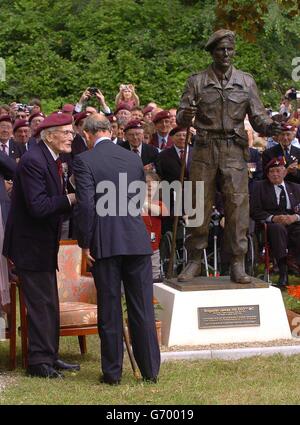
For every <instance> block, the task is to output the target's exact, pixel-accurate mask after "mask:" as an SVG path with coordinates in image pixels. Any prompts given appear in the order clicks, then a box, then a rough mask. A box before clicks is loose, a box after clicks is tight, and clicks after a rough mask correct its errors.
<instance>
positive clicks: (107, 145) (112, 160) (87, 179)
mask: <svg viewBox="0 0 300 425" xmlns="http://www.w3.org/2000/svg"><path fill="white" fill-rule="evenodd" d="M73 170H74V176H75V184H76V198H77V204H76V206H75V208H74V220H75V223H76V228H77V240H78V244H79V246H80V247H81V248H90V250H91V255H92V256H93V257H94V258H96V259H101V258H108V257H113V256H117V255H147V254H152V249H151V245H150V238H149V236H148V234H147V230H146V227H145V224H144V222H143V220H142V218H141V216H140V215H138V216H137V217H133V216H132V215H124V216H121V215H120V214H119V197H121V198H122V201H123V202H121V205H122V208H124V206H125V207H126V208H128V204H129V202H130V200H131V199H132V198H133V197H134V194H131V193H128V190H127V189H128V185H129V184H130V183H131V182H135V181H143V182H144V181H145V175H144V169H143V164H142V161H141V160H140V158H138V156H137V155H134V154H133V153H132V152H128V151H127V150H125V149H123V148H122V147H121V146H118V145H115V144H114V143H112V142H111V140H110V139H107V140H103V141H101V142H99V143H98V144H97V145H96V146H95V147H94V149H92V150H89V151H87V152H83V153H81V154H79V155H76V157H75V158H74V162H73ZM120 173H126V177H124V176H121V178H120V177H119V174H120ZM119 179H120V181H119ZM103 182H108V184H110V185H111V186H112V187H110V192H109V193H110V196H109V201H108V202H109V203H112V204H113V203H114V202H115V205H116V214H115V215H114V216H112V215H106V216H100V215H99V209H98V212H96V207H99V206H100V204H101V203H103V204H104V205H105V199H106V200H107V198H108V195H105V194H104V193H103V191H104V190H103V191H102V192H101V193H99V192H98V193H96V186H97V185H99V183H101V184H103ZM98 190H99V188H98ZM114 191H115V193H114Z"/></svg>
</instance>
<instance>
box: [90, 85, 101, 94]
mask: <svg viewBox="0 0 300 425" xmlns="http://www.w3.org/2000/svg"><path fill="white" fill-rule="evenodd" d="M98 91H99V89H98V88H97V87H89V92H90V93H91V95H92V96H93V95H94V96H95V94H96V93H97V92H98Z"/></svg>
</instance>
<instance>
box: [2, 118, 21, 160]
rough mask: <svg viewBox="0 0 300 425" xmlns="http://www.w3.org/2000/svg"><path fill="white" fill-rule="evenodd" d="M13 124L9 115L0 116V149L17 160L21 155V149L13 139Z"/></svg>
mask: <svg viewBox="0 0 300 425" xmlns="http://www.w3.org/2000/svg"><path fill="white" fill-rule="evenodd" d="M12 136H13V124H12V120H11V118H10V116H9V115H2V116H1V117H0V150H1V151H2V152H3V153H5V154H6V155H8V156H9V157H10V158H13V159H14V160H15V161H18V160H19V159H20V157H21V156H22V151H21V149H20V147H19V146H18V145H17V143H16V142H15V141H14V140H13V138H12Z"/></svg>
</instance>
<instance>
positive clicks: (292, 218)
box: [272, 214, 298, 226]
mask: <svg viewBox="0 0 300 425" xmlns="http://www.w3.org/2000/svg"><path fill="white" fill-rule="evenodd" d="M272 221H273V223H278V224H282V225H283V226H289V225H290V224H293V223H295V222H296V221H298V217H297V215H296V214H292V215H283V214H280V215H274V216H273V219H272Z"/></svg>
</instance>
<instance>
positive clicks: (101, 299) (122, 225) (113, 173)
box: [73, 114, 160, 385]
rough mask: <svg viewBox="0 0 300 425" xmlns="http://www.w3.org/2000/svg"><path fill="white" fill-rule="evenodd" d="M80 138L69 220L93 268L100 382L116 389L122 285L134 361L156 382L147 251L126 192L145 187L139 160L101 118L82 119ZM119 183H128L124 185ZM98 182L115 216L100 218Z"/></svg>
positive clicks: (156, 353)
mask: <svg viewBox="0 0 300 425" xmlns="http://www.w3.org/2000/svg"><path fill="white" fill-rule="evenodd" d="M84 132H85V137H86V140H87V143H88V146H89V148H90V149H91V150H89V151H87V152H83V153H81V154H79V155H77V156H76V157H75V158H74V164H73V166H74V175H75V183H76V198H77V202H78V203H77V205H76V208H75V210H74V219H75V221H76V226H77V229H78V235H77V239H78V244H79V246H80V247H81V248H82V249H83V253H84V255H86V257H87V262H88V264H89V265H90V266H92V273H93V276H94V279H95V284H96V288H97V302H98V329H99V336H100V339H101V365H102V372H103V376H102V377H101V379H100V382H103V383H106V384H110V385H117V384H119V383H120V380H121V375H122V363H123V333H122V329H123V322H122V305H121V281H123V284H124V289H125V296H126V303H127V310H128V320H129V328H130V333H131V337H132V347H133V352H134V356H135V359H136V361H137V364H138V367H139V369H140V371H141V374H142V376H143V379H144V380H146V381H151V382H156V381H157V376H158V372H159V366H160V352H159V346H158V341H157V334H156V329H155V319H154V309H153V303H152V299H153V280H152V266H151V254H152V249H151V246H150V238H149V236H148V234H147V231H146V227H145V225H144V223H143V220H142V218H141V216H140V214H139V215H137V216H133V215H131V214H130V212H128V209H129V204H130V201H131V198H133V195H132V194H130V193H129V191H128V186H129V185H130V184H131V183H132V182H140V181H143V182H144V181H145V176H144V170H143V164H142V161H141V160H140V158H139V157H138V155H133V154H132V153H131V152H128V151H127V150H126V149H123V148H122V147H120V146H118V145H115V144H114V143H112V142H111V132H110V122H109V121H108V120H107V119H106V118H105V117H103V116H101V115H99V114H93V115H90V116H89V117H87V118H86V121H85V124H84ZM92 148H93V149H92ZM124 175H125V176H126V178H125V176H124ZM124 179H125V181H126V180H127V182H125V183H124ZM103 182H106V183H109V186H110V188H111V191H109V198H108V202H109V203H115V205H116V209H115V213H108V214H107V215H103V214H101V212H102V211H101V208H99V204H101V203H103V204H105V201H103V198H104V199H105V198H107V193H106V192H105V193H103V192H104V190H103V191H102V192H101V190H100V191H99V184H102V183H103ZM124 184H125V187H124ZM97 186H98V188H97ZM125 191H126V193H124V192H125ZM122 193H123V194H125V197H124V202H125V205H124V204H123V203H122V202H121V200H120V201H119V199H120V197H122ZM143 201H144V200H141V204H143ZM125 208H126V211H125V213H124V214H121V213H120V209H122V210H125Z"/></svg>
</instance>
